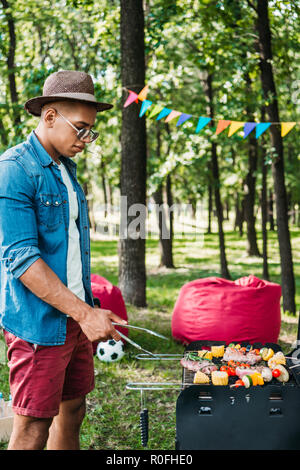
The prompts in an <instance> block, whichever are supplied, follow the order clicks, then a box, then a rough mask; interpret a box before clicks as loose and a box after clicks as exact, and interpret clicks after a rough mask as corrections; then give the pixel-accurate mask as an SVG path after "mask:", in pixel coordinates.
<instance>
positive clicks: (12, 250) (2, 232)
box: [0, 132, 94, 346]
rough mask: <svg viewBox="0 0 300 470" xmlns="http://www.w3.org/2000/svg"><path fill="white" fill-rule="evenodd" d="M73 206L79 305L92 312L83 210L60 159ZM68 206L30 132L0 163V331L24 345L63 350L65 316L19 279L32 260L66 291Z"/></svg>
mask: <svg viewBox="0 0 300 470" xmlns="http://www.w3.org/2000/svg"><path fill="white" fill-rule="evenodd" d="M60 159H61V161H62V162H63V163H64V165H65V166H66V168H67V170H68V171H69V174H70V178H71V181H72V184H73V188H74V191H76V194H77V200H78V219H77V221H76V223H77V227H78V229H79V234H80V249H81V261H82V281H83V285H84V290H85V301H86V302H87V303H88V304H89V305H91V306H93V305H94V302H93V295H92V291H91V273H90V233H89V218H88V206H87V201H86V198H85V195H84V192H83V190H82V188H81V186H80V185H79V183H78V181H77V177H76V166H77V165H76V163H75V162H73V161H72V160H71V158H67V157H63V156H61V157H60ZM68 229H69V201H68V191H67V187H66V186H65V184H64V183H63V180H62V177H61V173H60V170H59V168H57V166H56V165H55V164H54V161H53V159H52V158H51V157H50V155H49V154H48V153H47V152H46V150H45V149H44V147H43V146H42V145H41V143H40V142H39V140H38V138H37V137H36V135H35V133H34V132H31V134H30V135H29V137H28V139H27V140H26V141H25V142H22V143H21V144H19V145H17V146H15V147H12V148H10V149H8V150H7V151H6V152H5V153H4V154H3V155H2V156H1V157H0V325H1V326H2V327H3V328H4V329H5V330H7V331H9V332H10V333H13V334H14V335H15V336H18V337H19V338H21V339H24V340H25V341H28V342H30V343H35V344H40V345H45V346H54V345H61V344H64V342H65V338H66V321H67V316H66V314H64V313H62V312H60V311H59V310H57V309H56V308H54V307H52V306H51V305H50V304H48V303H47V302H44V301H43V300H41V299H40V298H39V297H37V296H36V295H35V294H33V293H32V292H31V291H30V290H29V289H28V288H27V287H25V285H24V284H23V283H22V281H21V280H20V279H19V277H20V276H21V275H22V274H23V273H24V272H25V271H26V270H27V269H28V268H29V267H30V266H31V265H32V264H33V263H34V262H35V261H36V260H37V259H38V258H42V259H43V261H44V262H45V263H46V264H47V265H48V266H49V267H50V268H51V269H52V270H53V271H54V272H55V273H56V275H57V276H58V277H59V279H60V280H61V281H62V282H63V283H64V284H65V285H66V286H67V252H68Z"/></svg>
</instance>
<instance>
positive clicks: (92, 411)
mask: <svg viewBox="0 0 300 470" xmlns="http://www.w3.org/2000/svg"><path fill="white" fill-rule="evenodd" d="M258 237H259V244H260V245H261V234H258ZM291 237H292V246H293V254H294V271H295V278H296V289H297V295H296V302H297V310H298V311H299V308H300V255H299V253H300V230H291ZM226 248H227V257H228V265H229V269H230V273H231V276H232V278H233V279H237V278H239V277H242V276H248V275H249V274H253V275H255V276H257V277H262V260H261V258H255V257H251V258H249V257H247V256H246V239H245V236H244V237H242V238H240V237H239V236H238V234H237V233H235V232H230V231H227V232H226ZM146 253H147V254H146V264H147V301H148V305H147V307H146V308H139V309H138V308H135V307H133V306H130V305H127V311H128V317H129V320H130V323H132V324H135V325H139V326H143V327H146V328H150V329H152V330H155V331H158V332H160V333H162V334H164V335H166V336H167V337H169V338H170V341H169V342H168V343H165V342H163V341H162V340H160V339H159V338H155V337H153V336H150V335H146V334H143V333H141V332H134V331H131V332H130V335H131V338H132V339H133V340H134V341H136V342H137V343H139V344H141V345H143V346H144V347H145V348H146V349H148V350H150V351H155V352H158V353H166V352H173V353H182V352H183V346H182V345H181V344H178V343H176V342H175V341H174V340H173V339H172V337H171V317H172V309H173V306H174V303H175V301H176V299H177V296H178V293H179V290H180V288H181V286H182V285H183V284H185V283H186V282H189V281H191V280H193V279H197V278H202V277H208V276H220V272H219V254H218V236H217V234H215V233H214V234H210V235H205V236H204V240H203V239H202V240H194V239H192V238H185V239H175V240H174V262H175V266H176V268H175V269H165V268H158V264H159V249H158V241H157V240H154V239H149V240H147V251H146ZM269 257H270V263H269V269H270V278H271V280H272V281H274V282H277V283H280V263H279V254H278V245H277V237H276V234H275V233H272V232H271V233H269ZM92 272H93V273H98V274H100V275H102V276H104V277H106V278H107V279H109V280H110V281H111V282H112V283H114V284H117V282H118V256H117V241H101V240H97V241H93V242H92ZM297 321H298V319H297V318H295V317H292V316H288V315H284V314H283V315H282V325H281V331H280V337H279V343H280V344H281V345H282V347H283V350H284V351H285V352H287V351H289V349H290V348H291V344H292V343H293V342H294V341H295V339H296V334H297ZM0 339H1V338H0ZM1 351H2V352H1ZM136 354H137V350H136V349H134V348H133V347H132V346H130V345H126V355H125V357H124V358H123V359H122V361H120V362H118V363H115V364H105V363H102V362H100V361H99V360H98V358H97V357H95V374H96V387H95V389H94V390H93V392H91V393H90V394H89V396H88V397H87V414H86V417H85V419H84V422H83V425H82V432H81V447H82V449H95V450H98V449H103V450H123V449H127V450H132V449H135V450H140V449H143V447H142V446H141V442H140V431H139V413H140V409H141V403H140V392H137V391H132V390H128V389H126V384H127V383H129V382H147V381H149V382H180V380H181V368H180V367H179V365H178V362H177V361H164V362H161V363H158V362H157V361H138V360H137V359H136V357H135V356H136ZM1 357H2V358H3V357H4V345H3V340H2V341H0V359H1ZM0 390H1V391H2V392H3V395H4V397H5V398H8V395H9V385H8V367H7V364H5V363H2V364H0ZM144 396H145V398H146V406H147V408H148V410H149V441H148V447H147V448H148V449H153V450H170V449H174V445H175V425H176V423H175V420H176V410H175V409H176V400H177V396H178V391H177V390H169V391H163V392H162V391H147V392H144ZM6 445H7V444H5V443H2V444H0V449H1V448H2V449H5V448H6Z"/></svg>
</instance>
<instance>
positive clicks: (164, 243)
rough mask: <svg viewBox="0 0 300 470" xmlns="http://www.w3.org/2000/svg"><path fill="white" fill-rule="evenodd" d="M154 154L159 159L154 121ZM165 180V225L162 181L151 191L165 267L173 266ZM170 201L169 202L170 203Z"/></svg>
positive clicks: (159, 150) (157, 127) (170, 195)
mask: <svg viewBox="0 0 300 470" xmlns="http://www.w3.org/2000/svg"><path fill="white" fill-rule="evenodd" d="M156 144H157V145H156V156H157V158H158V159H160V155H161V132H160V124H159V122H157V123H156ZM168 179H169V182H167V186H168V187H167V208H168V209H167V211H168V212H169V226H170V228H169V229H168V226H167V216H166V212H165V207H164V198H163V183H162V182H161V183H160V184H159V186H158V188H157V190H156V191H155V192H154V193H153V199H154V202H155V205H156V215H157V222H158V228H159V249H160V264H159V266H160V267H162V266H165V267H166V268H174V265H173V252H172V238H173V213H172V211H171V210H170V209H171V207H172V205H173V204H172V194H171V183H170V178H168ZM170 203H171V204H170Z"/></svg>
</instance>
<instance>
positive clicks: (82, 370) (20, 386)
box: [4, 317, 94, 418]
mask: <svg viewBox="0 0 300 470" xmlns="http://www.w3.org/2000/svg"><path fill="white" fill-rule="evenodd" d="M4 336H5V341H6V344H7V346H8V353H7V356H8V361H9V363H8V366H9V368H10V374H9V383H10V391H11V395H12V409H13V411H14V412H15V413H16V414H18V415H25V416H32V417H36V418H52V417H53V416H55V415H57V414H58V413H59V405H60V402H61V401H64V400H72V399H74V398H80V397H83V396H85V395H86V394H87V393H89V392H90V391H91V390H93V388H94V359H93V348H92V343H91V342H90V341H89V340H88V339H87V337H86V336H85V334H84V333H83V332H82V330H81V328H80V326H79V324H78V323H77V322H76V321H75V320H73V319H72V318H71V317H68V320H67V336H66V341H65V344H63V345H61V346H40V345H37V346H36V345H34V344H32V343H28V342H27V341H24V340H22V339H20V338H18V337H16V336H14V335H13V334H12V333H9V332H8V331H4Z"/></svg>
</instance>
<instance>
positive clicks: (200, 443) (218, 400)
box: [176, 341, 300, 450]
mask: <svg viewBox="0 0 300 470" xmlns="http://www.w3.org/2000/svg"><path fill="white" fill-rule="evenodd" d="M204 344H205V345H207V346H210V345H212V344H222V342H218V341H215V342H209V341H207V342H203V341H196V342H193V343H191V344H190V345H189V346H188V348H187V350H190V351H192V350H198V349H201V347H202V346H203V345H204ZM223 344H224V343H223ZM244 344H245V343H244ZM253 346H254V347H261V346H262V345H261V344H258V343H256V344H255V345H253ZM266 346H268V347H272V349H274V351H275V352H276V351H278V350H280V347H279V346H278V345H276V344H270V343H268V344H267V345H266ZM291 354H292V353H290V354H289V356H290V355H291ZM287 365H289V364H288V361H287ZM295 370H296V371H297V372H295V373H292V371H291V370H290V380H289V382H287V383H285V384H282V383H280V382H278V381H277V380H276V379H273V380H272V382H270V383H268V384H265V385H263V386H256V387H250V388H248V389H245V388H244V387H238V388H230V387H229V386H214V385H206V384H205V385H189V386H183V390H182V391H181V393H180V395H179V396H178V399H177V403H176V449H177V450H223V449H225V450H273V449H274V450H300V386H299V385H300V384H299V378H298V374H300V367H299V368H296V369H295ZM192 375H193V374H192ZM187 378H188V372H186V370H184V372H183V384H185V383H187V382H188V380H187ZM230 379H231V378H230ZM235 380H236V377H235V378H234V379H233V380H232V382H235Z"/></svg>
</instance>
